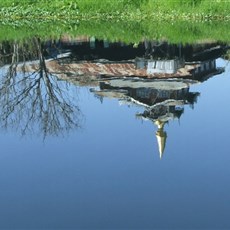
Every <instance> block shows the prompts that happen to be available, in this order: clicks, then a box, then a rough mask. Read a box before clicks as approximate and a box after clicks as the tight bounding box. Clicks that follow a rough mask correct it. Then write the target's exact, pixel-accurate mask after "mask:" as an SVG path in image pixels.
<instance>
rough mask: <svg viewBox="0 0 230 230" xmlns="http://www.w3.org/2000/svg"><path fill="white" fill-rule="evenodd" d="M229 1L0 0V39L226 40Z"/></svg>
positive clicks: (229, 29)
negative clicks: (81, 37) (89, 37)
mask: <svg viewBox="0 0 230 230" xmlns="http://www.w3.org/2000/svg"><path fill="white" fill-rule="evenodd" d="M229 20H230V0H226V1H224V0H103V1H102V0H62V1H61V0H4V1H0V40H4V39H15V38H17V39H25V38H27V37H30V36H34V35H37V36H40V37H44V38H45V37H46V38H49V37H58V36H60V35H61V34H63V33H69V34H71V35H73V36H77V35H82V34H84V35H89V36H96V37H98V38H106V39H108V40H122V41H125V42H127V43H129V42H138V41H140V40H142V39H143V38H149V39H161V40H168V41H172V42H183V43H186V42H196V41H198V40H207V39H208V40H218V41H224V42H229V40H230V32H229V31H230V25H229V24H230V23H229Z"/></svg>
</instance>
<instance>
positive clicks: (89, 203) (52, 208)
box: [0, 41, 230, 229]
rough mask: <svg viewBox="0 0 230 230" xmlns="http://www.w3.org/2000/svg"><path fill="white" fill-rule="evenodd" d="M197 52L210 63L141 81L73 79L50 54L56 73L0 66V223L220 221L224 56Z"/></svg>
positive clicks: (206, 225) (227, 72)
mask: <svg viewBox="0 0 230 230" xmlns="http://www.w3.org/2000/svg"><path fill="white" fill-rule="evenodd" d="M94 45H95V43H92V41H91V43H90V46H91V48H90V49H91V52H92V50H94V48H95V47H92V46H94ZM48 47H49V46H48ZM103 47H104V48H106V47H107V43H104V46H103ZM121 47H123V44H122V46H121ZM146 47H147V48H146ZM78 48H79V47H75V49H76V50H78ZM139 48H140V47H139ZM145 48H146V50H148V49H149V47H148V46H145ZM174 48H175V47H174ZM68 49H69V47H68ZM72 49H73V47H72ZM79 49H80V48H79ZM81 49H82V47H81ZM126 49H127V50H128V47H126ZM137 49H138V48H136V50H135V52H137V51H138V50H137ZM167 49H168V48H167ZM208 49H210V47H209V48H208ZM76 50H75V51H76ZM139 51H140V50H139ZM139 51H138V52H139ZM182 51H183V50H182ZM209 51H210V50H209ZM68 52H69V50H68ZM71 52H72V53H74V51H73V50H72V51H71ZM93 52H96V51H95V50H94V51H93ZM98 52H99V51H98ZM140 52H141V51H140ZM173 52H175V49H174V51H173ZM186 52H187V51H186ZM199 52H200V50H199ZM83 53H84V52H83ZM105 53H106V52H102V53H100V55H102V56H103V55H105ZM179 53H180V52H179ZM65 54H66V53H65ZM128 54H129V55H131V56H132V55H136V54H133V53H131V51H127V53H126V54H125V55H126V56H125V57H124V56H123V58H124V59H126V60H130V58H131V57H130V56H129V55H128ZM168 54H170V52H169V51H168ZM171 54H172V53H171ZM55 55H56V54H55ZM82 55H83V54H82ZM93 55H94V56H95V55H96V54H95V53H94V54H93ZM93 55H92V56H93ZM100 55H99V56H100ZM106 55H109V52H108V54H106ZM106 55H105V56H106ZM148 55H149V54H147V56H148ZM173 55H174V54H173ZM180 55H181V53H180ZM205 55H206V56H208V57H209V58H210V59H211V60H215V63H214V64H215V70H217V69H218V71H217V72H215V74H211V72H209V77H207V74H206V76H205V79H204V78H202V80H201V78H199V80H197V79H194V76H193V79H185V80H178V78H176V79H174V80H170V81H163V82H162V81H157V80H154V81H152V80H151V81H147V84H146V81H143V80H140V79H137V78H131V80H130V81H129V79H125V81H124V79H120V78H119V79H118V78H116V79H112V76H107V78H106V80H104V79H101V78H100V79H101V80H100V81H99V83H98V82H97V83H95V82H94V83H92V82H91V81H90V82H84V84H83V83H81V84H80V83H79V81H74V80H73V79H74V77H76V76H72V78H71V81H70V80H68V79H67V78H65V79H64V80H63V76H61V75H58V74H57V72H58V70H57V69H55V68H54V67H53V66H52V68H53V69H52V70H53V73H54V72H55V74H56V76H58V79H59V80H57V78H56V77H55V76H52V77H51V76H48V75H49V74H50V71H51V67H49V68H50V69H49V73H48V75H46V74H44V75H41V74H40V75H39V74H38V75H36V74H35V71H32V70H33V68H35V67H31V66H32V64H31V63H29V65H30V67H28V70H26V71H24V72H23V71H22V68H21V67H20V65H19V67H17V68H18V69H17V71H16V72H17V73H16V74H15V75H14V74H11V75H7V71H8V70H9V65H10V64H9V63H8V62H7V64H6V65H4V66H3V67H2V68H1V78H2V79H1V89H0V91H1V108H0V110H1V132H0V136H1V153H0V185H1V190H0V229H229V228H230V218H229V213H230V183H229V177H230V168H229V163H230V155H229V147H230V142H229V136H230V122H229V117H230V108H229V103H228V100H229V99H230V96H229V92H230V64H229V61H227V60H224V59H223V58H222V56H218V55H217V56H218V58H213V57H211V55H212V54H210V53H207V52H206V53H204V54H203V56H202V58H203V60H202V61H204V60H209V58H207V57H206V56H205ZM209 55H210V56H209ZM64 56H65V55H64ZM79 56H80V54H79ZM79 56H78V57H76V55H75V56H74V58H76V59H74V58H73V59H72V60H75V62H78V61H79V59H77V58H79ZM92 56H91V57H90V58H89V56H87V57H84V58H85V59H87V60H89V59H92V60H95V58H92ZM115 56H116V55H114V56H113V57H115ZM117 56H119V53H117ZM137 56H138V57H140V53H138V54H137ZM167 56H170V55H167ZM145 57H146V53H145ZM186 57H187V56H186V55H184V58H185V59H186ZM47 58H48V57H47ZM49 58H50V57H49ZM55 58H57V56H56V57H55ZM64 58H66V57H64ZM97 58H98V57H97ZM99 58H105V57H101V56H100V57H99ZM106 58H108V57H106ZM116 58H117V59H119V60H120V59H121V57H116ZM151 58H153V59H154V57H151ZM82 59H83V58H82V57H81V61H82ZM114 59H115V58H114ZM187 59H188V60H185V62H186V63H187V65H189V64H188V62H189V61H190V64H191V63H193V64H194V63H195V61H197V60H189V58H187ZM57 60H58V59H57ZM97 60H99V59H97ZM101 60H102V59H100V61H97V62H100V63H101V62H102V61H101ZM106 60H107V59H106ZM164 60H165V59H164ZM170 60H172V57H171V59H170ZM40 61H41V57H40ZM113 61H114V60H113ZM138 61H140V59H138ZM141 61H143V60H142V59H141ZM141 61H140V62H138V63H136V65H137V66H138V65H140V66H141V65H144V66H145V67H146V63H144V64H143V62H141ZM51 62H52V60H51ZM34 63H35V64H34V65H36V61H35V62H34ZM41 63H42V62H40V64H41ZM63 63H64V64H63ZM63 63H62V64H63V65H65V63H70V62H69V59H65V62H63ZM196 63H198V62H196ZM150 64H151V63H150ZM174 64H175V63H174ZM211 64H212V63H211ZM211 64H210V66H211ZM101 65H102V64H101ZM201 67H202V66H201ZM219 67H220V68H221V69H219ZM72 68H74V66H72ZM78 68H80V67H79V66H78ZM89 68H92V67H88V69H89ZM127 68H128V67H127ZM141 68H142V67H140V69H141ZM147 68H148V67H147ZM178 68H181V66H180V67H178ZM88 69H87V70H88ZM43 70H44V69H43ZM180 70H181V71H182V69H180ZM68 71H69V72H71V71H70V70H69V69H68ZM81 71H83V70H82V69H81ZM117 71H118V70H117ZM151 71H152V72H153V71H156V69H151ZM151 71H150V72H151ZM65 72H66V69H64V70H63V71H62V73H65ZM152 72H151V74H152ZM31 73H33V74H34V75H33V74H31ZM55 74H54V75H55ZM127 74H128V73H127V72H124V75H127ZM168 74H172V73H168ZM88 75H89V73H88ZM88 75H87V76H88ZM103 75H104V73H103ZM114 75H115V74H114ZM119 75H121V73H119ZM7 76H8V77H7ZM9 76H11V77H15V76H16V78H12V79H11V80H10V81H9V82H10V83H9V82H8V83H7V81H6V79H9ZM170 77H172V75H170ZM202 77H204V76H203V75H202ZM60 78H61V79H60ZM15 79H17V80H15ZM25 79H26V81H25ZM3 80H4V81H3ZM15 81H16V82H17V83H15ZM6 83H7V84H8V85H6V86H7V87H6V86H5V87H4V84H6ZM14 86H15V87H14ZM31 86H33V87H32V88H31ZM23 87H24V88H23ZM51 88H52V90H51ZM3 89H4V90H3ZM7 90H8V91H9V92H8V91H7ZM39 90H40V91H39ZM7 92H8V94H7ZM35 95H36V96H35ZM154 95H157V96H154ZM9 111H10V112H9Z"/></svg>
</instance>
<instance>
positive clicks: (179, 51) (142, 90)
mask: <svg viewBox="0 0 230 230" xmlns="http://www.w3.org/2000/svg"><path fill="white" fill-rule="evenodd" d="M228 48H229V47H228V46H227V44H223V43H218V42H208V43H205V42H202V43H199V44H193V45H189V44H186V45H182V44H170V43H168V42H158V41H149V40H143V41H142V42H140V43H136V44H125V43H123V42H113V43H111V42H108V41H107V40H97V39H96V38H95V37H87V36H79V37H77V38H74V39H72V38H70V37H69V36H67V35H66V36H62V37H61V38H60V39H58V40H49V41H41V40H40V39H39V38H36V37H34V38H32V39H30V40H28V41H26V42H24V43H22V42H20V43H19V42H18V43H17V42H9V41H5V42H2V43H1V49H0V55H1V66H2V68H1V79H0V106H1V112H0V118H1V121H0V122H1V126H2V127H4V128H6V129H7V128H9V127H11V128H12V129H17V130H18V131H20V132H21V133H22V134H27V133H29V132H32V133H37V134H40V135H42V136H43V137H44V138H45V137H46V136H49V135H57V136H58V135H60V134H63V135H64V134H65V132H68V131H70V130H72V129H77V128H79V127H81V118H82V113H81V110H80V108H79V106H78V104H77V103H76V100H75V99H74V98H72V97H71V95H70V94H69V93H68V92H69V91H68V83H67V82H70V83H71V84H74V85H76V86H89V87H93V88H91V90H90V91H91V92H92V93H93V94H94V95H95V96H96V97H97V98H99V99H100V100H101V101H103V98H105V97H106V98H117V99H118V100H119V101H121V102H123V103H125V104H135V105H138V106H141V107H142V108H144V112H143V113H139V114H136V116H137V117H138V118H140V119H145V120H146V119H147V120H151V121H152V122H153V123H154V124H155V125H156V126H157V127H158V131H157V132H156V138H157V141H158V146H159V153H160V158H161V157H162V155H163V152H164V149H165V145H166V139H167V134H166V132H165V131H164V125H165V124H166V123H168V122H169V121H170V120H174V119H179V118H180V117H181V115H182V114H183V112H184V105H190V106H192V107H193V106H194V104H195V103H196V102H197V98H198V96H199V95H200V92H190V86H191V85H193V84H197V83H201V82H204V81H205V80H207V79H209V78H210V77H212V76H215V75H217V74H220V73H222V72H223V71H224V69H223V68H217V66H216V60H217V58H219V57H221V56H223V55H225V54H226V52H227V50H228ZM60 80H61V81H60Z"/></svg>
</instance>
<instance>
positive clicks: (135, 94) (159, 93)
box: [91, 80, 199, 158]
mask: <svg viewBox="0 0 230 230" xmlns="http://www.w3.org/2000/svg"><path fill="white" fill-rule="evenodd" d="M142 83H143V82H142V81H140V82H139V81H137V80H136V81H135V82H133V84H131V83H130V82H129V84H127V85H124V84H123V85H122V83H121V84H120V85H118V83H116V86H114V85H115V84H114V83H113V80H111V81H107V82H106V83H105V82H101V83H100V90H93V89H92V90H91V91H92V92H93V93H94V94H95V95H96V96H97V97H99V98H100V100H101V101H103V97H113V98H117V99H119V100H120V101H121V102H122V103H125V104H135V105H138V106H141V107H143V108H144V112H143V113H139V114H137V118H140V119H144V120H150V121H152V122H153V123H154V124H155V125H156V126H157V127H158V130H157V132H156V138H157V143H158V148H159V153H160V158H161V157H162V156H163V153H164V149H165V146H166V139H167V133H166V132H165V131H164V125H165V123H168V122H169V121H171V120H174V119H179V118H180V116H181V115H182V114H183V111H184V105H186V104H188V105H191V106H193V104H194V103H195V102H196V100H197V96H198V95H199V93H191V92H189V87H188V86H187V87H186V86H185V85H183V84H182V83H181V84H178V85H177V88H175V87H174V83H173V82H171V83H172V84H171V88H170V85H167V83H166V85H167V87H166V86H164V81H161V84H162V86H161V85H156V86H155V87H152V85H151V82H149V83H150V84H149V87H148V86H147V85H145V87H143V85H142ZM157 86H158V87H159V88H157Z"/></svg>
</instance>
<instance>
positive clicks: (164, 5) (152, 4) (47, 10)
mask: <svg viewBox="0 0 230 230" xmlns="http://www.w3.org/2000/svg"><path fill="white" fill-rule="evenodd" d="M229 15H230V1H229V0H103V1H101V0H62V1H60V0H4V1H1V3H0V18H1V21H4V20H5V19H6V20H7V19H9V18H11V19H14V20H15V19H17V20H18V19H28V18H29V19H38V18H39V19H40V20H47V19H51V18H52V19H56V20H57V19H62V20H64V19H66V20H67V19H69V18H72V19H73V18H75V19H82V18H83V19H92V18H97V19H103V18H107V19H111V18H120V19H123V20H127V19H130V20H133V19H143V18H154V19H158V20H165V19H167V20H172V19H183V20H187V19H189V20H193V19H196V20H197V19H203V20H229Z"/></svg>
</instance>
